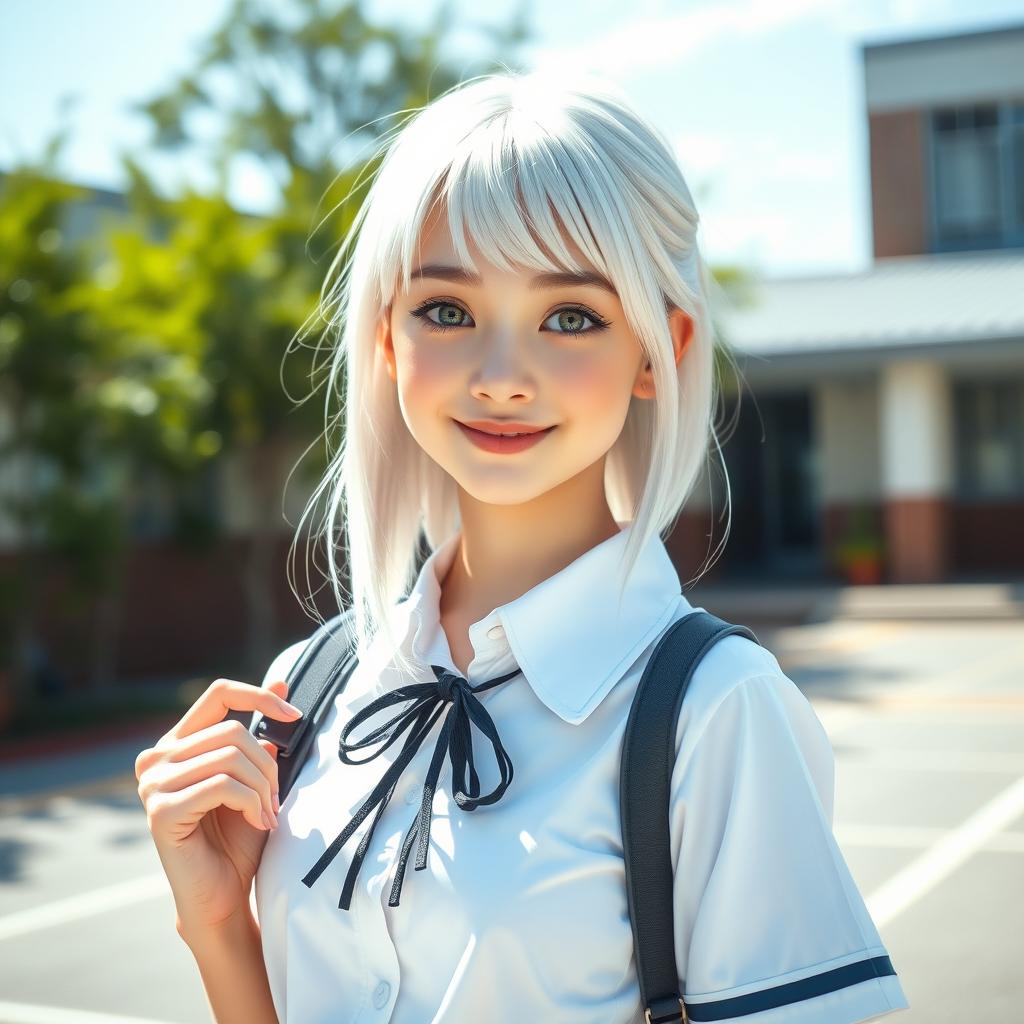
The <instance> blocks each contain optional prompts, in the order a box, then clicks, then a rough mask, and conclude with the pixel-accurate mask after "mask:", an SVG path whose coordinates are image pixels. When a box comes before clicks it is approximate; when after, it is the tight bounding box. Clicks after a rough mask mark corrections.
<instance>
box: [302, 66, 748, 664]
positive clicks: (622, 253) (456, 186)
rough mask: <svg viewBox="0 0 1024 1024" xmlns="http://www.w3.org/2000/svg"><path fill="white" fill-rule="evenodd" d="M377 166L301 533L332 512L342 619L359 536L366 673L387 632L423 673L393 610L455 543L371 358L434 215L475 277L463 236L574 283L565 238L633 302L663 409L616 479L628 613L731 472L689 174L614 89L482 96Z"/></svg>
mask: <svg viewBox="0 0 1024 1024" xmlns="http://www.w3.org/2000/svg"><path fill="white" fill-rule="evenodd" d="M381 152H382V153H383V159H382V160H379V159H378V160H374V161H371V164H373V165H376V166H377V171H376V173H375V176H374V177H373V180H372V185H371V187H370V189H369V191H368V194H367V196H366V199H365V201H364V202H363V203H362V205H361V206H360V208H359V211H358V213H357V214H356V217H355V220H354V222H353V224H352V226H351V228H350V230H349V231H348V233H347V234H346V236H345V238H344V240H343V241H342V244H341V246H340V249H339V251H338V254H337V256H336V257H335V258H334V260H333V262H332V264H331V266H330V268H329V269H328V273H327V280H326V281H325V283H324V291H323V292H322V294H321V307H322V312H323V313H326V318H325V319H326V322H327V324H328V330H337V336H338V342H339V343H338V344H337V345H336V347H335V348H334V351H333V353H332V358H331V363H330V373H329V380H328V394H327V448H328V465H327V468H326V471H325V473H324V476H323V478H322V479H321V480H320V482H319V484H318V485H317V487H316V489H315V491H314V493H313V495H312V496H311V498H310V501H309V503H308V504H307V506H306V509H305V510H304V512H303V515H302V519H300V522H299V524H298V529H297V531H296V533H297V534H298V530H301V526H302V522H303V521H304V520H305V518H306V515H307V514H308V513H309V512H310V510H311V509H312V508H313V507H314V506H315V504H316V503H317V501H318V500H319V498H320V497H321V495H326V496H327V498H328V503H327V507H326V509H325V511H324V515H323V518H322V521H321V522H322V525H321V529H320V531H319V532H318V534H317V536H321V535H322V536H324V537H325V538H326V547H327V560H328V572H329V576H330V580H331V584H332V587H333V590H334V594H335V597H336V598H337V601H338V607H339V609H342V608H345V607H346V604H345V602H344V601H343V599H342V587H341V584H340V580H339V573H338V568H337V565H336V562H335V557H334V556H335V553H336V551H337V548H338V544H337V539H338V527H339V524H342V523H343V525H344V550H345V554H346V557H347V561H348V565H349V568H350V575H351V584H352V592H351V597H352V602H351V607H352V608H353V609H354V611H353V616H354V619H353V630H354V631H353V634H352V649H353V652H354V653H356V654H357V655H358V656H359V657H360V658H363V657H365V656H366V654H367V652H368V651H369V649H370V642H371V640H372V639H373V638H374V636H375V635H376V634H377V632H378V630H379V629H380V628H383V635H384V636H385V637H386V638H387V641H388V647H387V648H386V650H387V651H388V652H389V653H390V654H393V655H394V656H396V657H397V658H398V661H399V663H400V664H401V665H402V666H403V668H404V669H407V670H409V671H410V672H413V671H414V669H413V666H410V665H408V664H407V663H406V662H405V659H404V658H402V657H401V652H400V651H398V650H396V649H394V648H395V644H394V642H393V641H394V637H393V636H392V635H391V631H390V629H389V628H388V627H389V619H390V614H391V609H392V608H393V607H394V605H395V604H396V602H397V601H399V600H400V599H401V598H402V597H403V596H404V595H405V594H406V592H407V590H408V588H409V587H410V586H411V584H412V583H413V581H414V580H415V575H416V557H417V553H418V549H419V536H420V532H421V530H422V532H423V534H424V535H425V537H426V540H427V543H428V544H429V545H430V547H431V548H435V547H436V546H437V545H438V544H440V543H441V542H442V541H444V540H445V539H446V538H447V537H449V536H450V535H451V533H452V532H453V531H455V530H456V529H458V528H459V526H460V522H459V507H458V490H457V484H456V482H455V481H454V480H453V479H452V477H451V476H450V475H449V474H448V473H447V472H446V471H445V470H444V469H443V468H442V467H440V466H439V465H438V464H437V463H436V462H435V461H434V460H433V459H431V458H430V457H429V456H428V455H427V454H426V453H425V452H424V451H423V450H422V448H421V447H420V445H419V443H418V442H417V441H416V440H415V438H414V437H413V435H412V434H411V433H410V431H409V429H408V427H407V425H406V424H405V422H404V420H403V417H402V412H401V409H400V406H399V402H398V397H397V391H396V387H395V382H394V381H393V380H392V379H391V378H390V377H389V376H388V374H387V373H386V371H385V367H384V364H383V362H382V360H381V357H380V354H379V352H378V351H377V346H376V344H375V338H376V331H377V326H378V324H379V323H380V321H381V319H382V318H383V317H385V316H387V315H388V312H389V308H390V305H391V303H392V301H393V298H394V295H395V293H396V290H397V289H398V287H399V284H401V285H402V287H403V288H405V289H407V288H408V287H409V281H410V272H411V269H412V258H413V253H414V252H415V251H416V248H417V244H418V240H419V238H420V235H421V231H422V229H423V225H424V221H425V220H426V219H427V218H428V216H429V215H430V213H431V212H432V211H433V209H434V207H435V204H438V203H443V206H444V208H445V210H446V211H447V218H448V225H449V228H450V230H451V235H452V241H453V244H454V246H455V250H456V252H457V254H458V256H459V259H460V260H461V262H462V264H463V266H465V267H466V268H468V269H469V270H471V271H478V269H479V268H477V267H476V266H475V265H474V264H473V261H472V258H471V256H470V253H469V249H468V246H467V244H466V239H467V236H468V237H470V238H471V239H472V240H473V243H474V244H475V245H476V246H477V247H478V249H479V250H480V251H481V252H482V253H483V254H485V256H486V258H487V259H489V260H490V261H491V262H492V263H494V264H495V265H497V266H498V267H500V268H502V269H503V270H509V269H514V268H518V267H524V268H529V269H533V270H537V271H567V270H568V271H579V270H581V269H583V268H581V267H579V266H578V265H577V262H576V261H575V260H574V259H573V257H572V255H571V252H570V250H569V249H568V248H567V246H566V245H565V242H564V240H563V236H562V234H561V231H563V230H564V231H565V233H566V234H567V235H568V236H569V237H570V238H571V239H572V241H573V242H574V243H575V245H576V246H578V247H579V250H580V251H581V252H582V253H583V254H584V256H585V257H586V259H587V260H589V261H590V264H591V265H592V266H593V267H595V268H597V270H598V271H599V272H601V273H602V274H604V276H605V277H606V278H608V279H609V280H610V281H611V283H612V284H613V285H614V286H615V288H616V290H617V291H618V294H619V297H620V299H621V303H622V308H623V310H624V312H625V315H626V318H627V321H628V324H629V326H630V327H631V329H632V330H633V332H634V333H635V335H636V337H637V339H638V340H639V342H640V345H641V346H642V348H643V351H644V353H645V357H646V359H647V360H649V362H650V365H651V368H652V372H653V379H654V386H655V391H656V397H655V398H653V399H642V398H637V397H636V396H634V397H633V398H632V399H631V402H630V406H629V411H628V413H627V416H626V420H625V423H624V425H623V428H622V431H621V434H620V436H619V438H618V440H617V441H616V442H615V444H614V445H613V446H612V448H611V449H610V450H609V452H608V455H607V458H606V463H605V493H606V497H607V501H608V505H609V508H610V510H611V512H612V514H613V516H614V517H615V519H616V520H618V521H623V520H632V521H633V527H632V530H631V531H630V532H631V535H630V537H629V539H628V544H627V546H626V548H625V550H624V553H623V560H622V564H621V569H622V573H621V576H620V579H619V582H620V591H619V595H620V600H621V595H622V588H623V587H624V586H625V583H626V580H627V579H628V575H629V573H630V572H631V571H632V569H633V567H634V565H635V562H636V558H637V555H638V554H639V552H640V550H641V549H642V547H643V546H644V545H645V544H646V542H647V540H648V539H649V538H650V537H651V536H652V535H653V534H654V532H655V531H657V532H658V533H659V534H663V535H664V534H667V533H668V532H671V529H672V527H673V526H674V524H675V521H676V519H677V518H678V516H679V513H680V512H681V510H682V507H683V505H684V503H685V502H686V500H687V498H688V497H689V495H690V493H691V491H692V490H693V488H694V485H695V482H696V481H697V479H698V475H699V472H700V470H701V467H702V464H703V461H704V459H705V456H706V454H707V451H708V441H709V439H713V440H714V442H715V447H716V448H717V449H718V451H719V455H720V454H721V450H720V447H719V446H718V440H717V436H716V433H715V427H714V423H713V411H714V407H715V401H716V398H717V394H716V389H717V387H718V381H717V380H716V377H715V358H714V349H715V347H716V345H717V346H718V347H720V348H722V350H723V351H725V353H726V355H728V352H727V350H725V348H724V346H722V345H721V343H720V340H719V339H717V338H716V337H715V333H714V330H713V326H712V321H711V315H710V310H709V302H708V298H709V287H710V286H711V285H712V284H713V279H712V278H711V276H710V274H709V273H708V271H707V269H706V267H705V264H704V261H703V259H702V257H701V254H700V251H699V248H698V244H697V238H696V234H697V225H698V220H699V217H698V214H697V210H696V207H695V205H694V201H693V198H692V197H691V195H690V190H689V188H688V186H687V184H686V181H685V180H684V178H683V174H682V171H681V170H680V168H679V165H678V163H677V161H676V159H675V158H674V156H673V154H672V151H671V148H670V146H669V145H668V143H667V141H666V140H665V138H664V137H663V136H662V135H661V133H660V132H659V131H658V130H657V129H656V128H654V127H653V126H652V125H650V124H649V123H648V122H647V121H646V120H644V118H642V117H641V116H640V115H639V114H638V113H637V112H636V111H635V110H634V109H633V108H632V106H631V105H630V104H629V103H628V101H627V100H626V99H625V98H624V97H623V96H622V95H621V93H620V92H619V91H618V90H617V88H616V87H614V86H612V85H611V84H610V83H609V82H607V81H605V80H603V79H595V78H594V77H593V76H592V75H589V74H583V75H578V74H577V75H569V76H565V75H563V74H561V73H556V72H553V71H547V70H545V71H539V70H534V71H530V72H512V71H510V72H503V73H495V74H489V75H483V76H478V77H476V78H471V79H469V80H467V81H465V82H462V83H460V84H458V85H456V86H454V87H453V88H451V89H449V90H448V91H447V92H446V93H444V94H442V95H441V96H440V97H438V98H437V99H436V100H434V101H432V102H430V103H429V104H427V105H426V106H425V107H422V108H419V109H417V110H416V111H414V112H413V113H412V115H411V116H410V117H409V118H408V119H407V121H406V123H405V124H404V125H401V126H399V128H398V129H397V130H396V132H395V134H394V136H393V137H392V138H389V137H388V136H387V135H385V137H384V140H383V145H382V148H381ZM510 186H512V187H510ZM350 248H351V249H352V252H351V258H350V259H345V254H346V252H347V250H349V249H350ZM339 267H341V269H340V272H339V273H338V274H337V279H336V281H335V283H334V284H333V285H331V284H330V282H331V275H332V273H333V272H334V271H335V270H337V269H338V268H339ZM673 307H678V308H679V309H682V310H683V311H684V312H685V313H686V314H688V315H689V316H690V317H691V318H692V319H693V323H694V337H693V339H692V341H691V343H690V344H689V346H688V347H687V349H686V351H685V355H684V357H683V358H682V360H681V362H680V363H679V364H678V365H677V364H676V362H675V358H674V349H673V342H672V336H671V333H670V330H669V325H668V313H669V312H670V311H671V309H672V308H673ZM341 381H343V388H344V402H343V406H342V408H341V410H340V411H339V414H338V418H336V419H335V420H334V421H333V422H332V420H331V416H330V412H329V408H330V398H331V395H332V394H334V393H337V395H339V396H340V395H341V394H342V387H341V386H340V385H339V382H341ZM338 419H340V420H341V422H340V423H339V422H338ZM332 435H334V436H335V437H337V438H339V439H340V445H339V446H338V447H337V449H332V445H331V441H332ZM724 468H725V467H724V462H723V471H724ZM725 479H726V485H728V480H727V474H726V475H725ZM293 548H294V542H293ZM609 582H611V581H609Z"/></svg>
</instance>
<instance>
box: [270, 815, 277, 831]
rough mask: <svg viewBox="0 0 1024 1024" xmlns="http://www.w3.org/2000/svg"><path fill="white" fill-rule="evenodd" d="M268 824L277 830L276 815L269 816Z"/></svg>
mask: <svg viewBox="0 0 1024 1024" xmlns="http://www.w3.org/2000/svg"><path fill="white" fill-rule="evenodd" d="M270 824H271V825H272V826H273V827H274V828H277V824H278V823H277V815H276V814H271V815H270Z"/></svg>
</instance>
